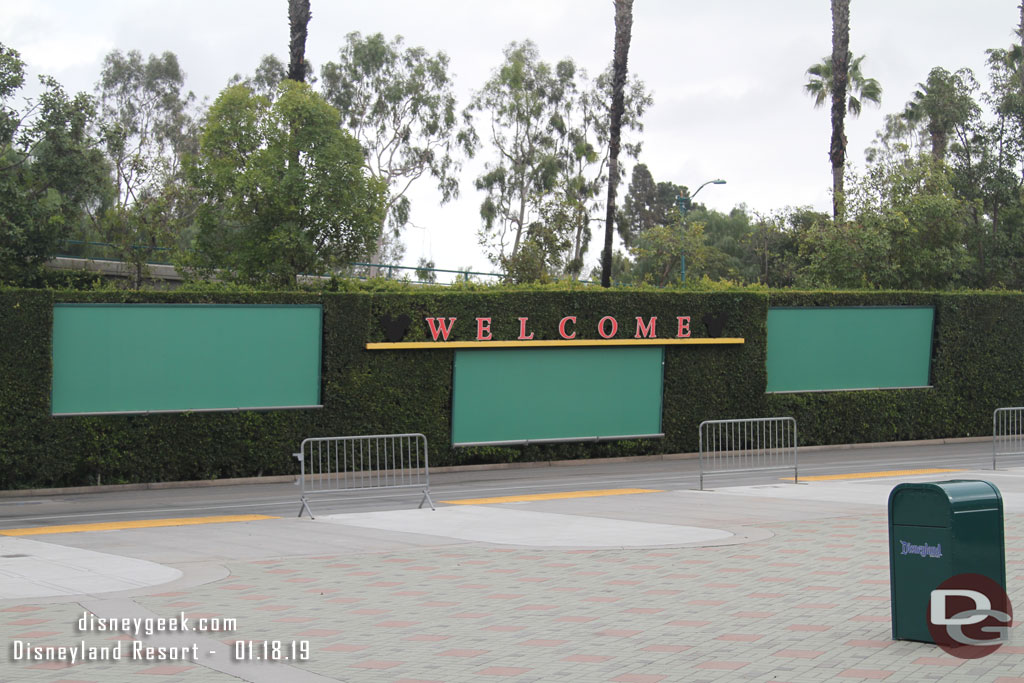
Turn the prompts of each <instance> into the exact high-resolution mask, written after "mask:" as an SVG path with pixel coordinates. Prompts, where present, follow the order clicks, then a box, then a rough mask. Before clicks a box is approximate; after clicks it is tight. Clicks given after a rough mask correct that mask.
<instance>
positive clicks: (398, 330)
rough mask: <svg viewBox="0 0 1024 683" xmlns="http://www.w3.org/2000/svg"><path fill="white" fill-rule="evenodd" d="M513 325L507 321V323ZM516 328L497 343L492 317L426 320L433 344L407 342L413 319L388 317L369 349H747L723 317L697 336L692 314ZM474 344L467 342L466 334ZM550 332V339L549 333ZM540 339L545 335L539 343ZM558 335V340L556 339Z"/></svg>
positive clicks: (572, 319) (521, 321)
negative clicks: (729, 333)
mask: <svg viewBox="0 0 1024 683" xmlns="http://www.w3.org/2000/svg"><path fill="white" fill-rule="evenodd" d="M509 320H511V318H509V319H508V320H504V321H502V322H508V321H509ZM515 321H516V324H515V325H514V328H515V329H517V330H518V334H517V335H516V336H514V337H512V338H506V339H496V338H495V333H494V331H493V328H494V322H495V319H494V318H493V317H491V316H484V317H477V318H473V319H471V320H468V321H460V320H459V318H458V317H446V316H426V317H424V318H423V325H424V331H425V332H426V336H428V337H429V338H430V340H431V341H424V342H404V341H402V340H403V339H404V338H405V335H406V334H407V333H408V331H409V328H410V326H411V325H412V318H411V317H409V316H408V315H406V314H402V315H400V316H398V317H397V318H392V317H391V316H390V315H385V316H383V317H382V318H381V321H380V322H381V327H382V329H383V330H384V334H385V337H386V338H387V339H388V341H387V342H371V343H368V344H367V345H366V348H367V349H370V350H384V349H429V348H486V347H492V348H493V347H529V346H630V345H633V346H638V345H669V344H742V343H743V342H744V339H743V338H741V337H722V336H721V334H722V329H723V328H724V327H725V323H726V321H727V318H726V316H725V315H724V314H722V315H717V316H712V315H705V316H704V317H703V318H702V319H701V322H703V323H704V326H705V327H706V328H707V331H708V336H707V337H695V336H693V331H694V330H693V320H692V318H691V316H688V315H677V316H673V317H670V318H665V317H661V318H660V319H659V316H642V315H638V316H632V317H629V318H622V319H621V320H620V318H617V317H615V316H611V315H606V316H603V317H601V318H600V319H598V321H597V323H596V325H595V326H594V327H593V329H588V330H584V329H582V328H581V322H580V320H579V317H578V316H575V315H567V316H564V317H562V318H561V319H560V320H559V321H558V323H557V325H554V326H552V327H551V329H545V330H541V329H539V328H537V327H536V325H535V324H533V323H531V322H530V318H529V317H528V316H516V317H515ZM457 328H458V329H459V330H460V331H461V332H463V335H461V336H463V340H462V341H453V340H452V338H453V334H454V332H455V330H456V329H457ZM467 328H468V330H469V333H470V334H471V335H473V340H471V341H470V340H465V338H464V336H465V330H466V329H467ZM545 333H546V334H545ZM538 334H540V335H541V337H540V338H538ZM556 335H557V336H556Z"/></svg>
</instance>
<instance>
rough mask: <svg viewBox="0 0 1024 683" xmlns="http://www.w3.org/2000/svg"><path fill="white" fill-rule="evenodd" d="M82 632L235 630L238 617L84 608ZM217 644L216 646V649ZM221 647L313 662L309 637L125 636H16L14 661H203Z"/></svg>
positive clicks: (243, 658) (259, 657) (242, 656)
mask: <svg viewBox="0 0 1024 683" xmlns="http://www.w3.org/2000/svg"><path fill="white" fill-rule="evenodd" d="M76 626H77V631H78V633H103V634H118V635H128V636H132V637H133V638H139V637H145V636H153V635H157V634H167V633H170V634H183V633H230V632H233V631H235V630H236V629H237V626H238V620H237V619H231V618H226V617H189V616H186V614H185V613H184V612H181V613H179V614H178V615H177V616H174V617H145V618H139V617H116V618H111V617H98V616H96V615H94V614H91V613H90V612H83V613H82V617H81V618H80V619H79V620H78V621H77V623H76ZM211 643H212V649H211ZM218 648H221V649H223V648H228V649H229V651H228V655H229V656H230V658H231V659H232V660H234V661H236V662H257V661H274V662H287V661H308V660H309V653H310V650H309V641H308V640H236V641H234V642H233V643H229V644H221V643H217V642H216V641H210V642H208V643H205V644H204V646H203V647H202V648H200V645H199V643H191V644H184V645H150V644H147V643H146V642H144V641H141V640H130V641H128V640H119V641H117V642H115V643H112V644H110V645H94V644H89V643H86V642H85V641H84V640H80V641H78V642H77V643H75V644H71V645H50V644H45V645H42V644H37V643H32V642H31V641H27V640H12V641H11V661H13V662H62V663H66V664H77V663H80V662H120V661H141V662H168V661H176V662H198V661H200V660H201V658H203V657H204V656H211V657H212V656H215V655H217V653H218V651H219V650H218Z"/></svg>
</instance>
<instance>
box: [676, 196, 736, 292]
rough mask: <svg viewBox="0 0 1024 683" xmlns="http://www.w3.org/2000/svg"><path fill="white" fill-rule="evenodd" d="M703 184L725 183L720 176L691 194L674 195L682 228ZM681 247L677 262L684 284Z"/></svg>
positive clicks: (684, 263)
mask: <svg viewBox="0 0 1024 683" xmlns="http://www.w3.org/2000/svg"><path fill="white" fill-rule="evenodd" d="M705 185H725V181H724V180H722V179H721V178H715V179H714V180H709V181H707V182H706V183H701V186H700V187H698V188H697V189H696V190H695V191H694V193H693V194H691V195H688V196H686V197H684V196H682V195H679V196H677V197H676V206H678V207H679V215H681V216H682V217H683V230H685V229H686V212H687V211H689V210H690V207H691V206H692V205H693V198H694V197H696V196H697V193H698V192H700V191H701V190H703V189H704V186H705ZM681 247H682V245H680V250H679V255H680V259H679V262H680V274H681V275H682V282H683V283H684V284H685V283H686V253H685V252H683V250H682V248H681Z"/></svg>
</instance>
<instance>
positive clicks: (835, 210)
mask: <svg viewBox="0 0 1024 683" xmlns="http://www.w3.org/2000/svg"><path fill="white" fill-rule="evenodd" d="M848 18H849V12H847V19H848ZM848 43H849V41H848V40H847V44H848ZM863 61H864V55H861V56H860V57H857V58H856V59H854V57H853V53H852V52H850V51H849V50H847V51H846V59H845V62H846V64H847V68H846V79H840V80H844V83H842V85H841V90H842V94H841V95H838V96H837V95H836V93H835V92H834V91H835V90H836V89H837V86H838V85H839V84H837V83H833V79H832V74H833V63H834V60H833V58H830V57H824V58H823V59H822V60H821V61H820V62H818V63H817V64H815V65H813V66H811V67H810V68H809V69H807V76H808V79H807V83H806V84H804V91H806V92H807V94H808V95H810V96H811V97H813V98H814V106H815V107H821V106H822V105H824V104H825V99H826V98H827V97H829V95H831V96H832V98H833V99H832V144H831V146H830V148H829V159H831V161H832V214H833V218H834V219H835V220H836V221H839V220H840V217H841V216H842V213H843V211H842V207H843V202H842V200H843V167H844V165H845V163H846V134H845V131H844V128H845V121H844V115H845V114H846V113H847V112H849V113H850V115H851V116H860V112H861V109H862V108H863V105H864V103H865V102H870V103H871V104H874V105H875V106H879V105H881V103H882V86H881V85H879V83H878V81H877V80H875V79H874V78H866V77H865V76H864V73H863V72H862V71H861V67H860V65H861V62H863ZM847 91H849V95H847ZM844 99H845V100H846V105H845V106H843V100H844Z"/></svg>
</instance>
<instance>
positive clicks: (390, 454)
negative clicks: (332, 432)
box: [292, 434, 434, 519]
mask: <svg viewBox="0 0 1024 683" xmlns="http://www.w3.org/2000/svg"><path fill="white" fill-rule="evenodd" d="M292 455H293V456H294V457H295V458H297V459H298V460H299V462H300V463H301V470H300V474H299V480H298V481H297V482H296V484H298V485H299V486H301V487H302V507H300V508H299V517H301V516H302V513H303V512H308V513H309V516H310V518H311V519H314V517H313V511H312V510H311V509H310V507H309V496H310V495H313V494H321V493H343V492H348V491H367V490H374V489H398V488H416V489H421V490H422V491H423V499H422V500H420V505H419V506H420V507H421V508H422V507H423V503H430V509H431V510H433V509H434V501H432V500H431V499H430V465H429V457H428V453H427V437H425V436H424V435H423V434H377V435H373V436H329V437H317V438H311V439H304V440H303V441H302V444H301V445H300V446H299V452H298V453H293V454H292Z"/></svg>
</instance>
